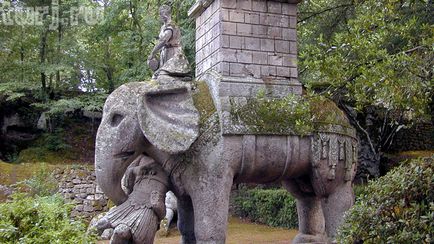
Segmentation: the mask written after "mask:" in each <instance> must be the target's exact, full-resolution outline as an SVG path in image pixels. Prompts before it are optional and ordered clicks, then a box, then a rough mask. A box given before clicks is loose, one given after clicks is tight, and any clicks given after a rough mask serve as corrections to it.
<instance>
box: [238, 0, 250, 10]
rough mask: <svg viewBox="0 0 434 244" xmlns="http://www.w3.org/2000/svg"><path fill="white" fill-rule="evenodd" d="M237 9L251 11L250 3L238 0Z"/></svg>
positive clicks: (247, 0)
mask: <svg viewBox="0 0 434 244" xmlns="http://www.w3.org/2000/svg"><path fill="white" fill-rule="evenodd" d="M238 8H240V9H242V10H247V11H251V10H252V1H251V0H238Z"/></svg>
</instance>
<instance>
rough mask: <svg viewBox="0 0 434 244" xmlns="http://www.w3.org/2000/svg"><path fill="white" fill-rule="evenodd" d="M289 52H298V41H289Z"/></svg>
mask: <svg viewBox="0 0 434 244" xmlns="http://www.w3.org/2000/svg"><path fill="white" fill-rule="evenodd" d="M289 52H290V53H291V54H297V42H290V43H289Z"/></svg>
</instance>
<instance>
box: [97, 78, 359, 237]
mask: <svg viewBox="0 0 434 244" xmlns="http://www.w3.org/2000/svg"><path fill="white" fill-rule="evenodd" d="M197 87H199V88H196V89H195V90H194V91H192V89H191V87H190V85H189V84H187V83H185V84H178V83H177V82H176V81H170V82H168V83H167V84H166V85H161V84H155V83H153V81H150V82H134V83H128V84H125V85H122V86H121V87H119V88H118V89H116V90H115V91H114V92H113V93H112V94H111V95H110V96H109V97H108V98H107V101H106V103H105V105H104V111H103V118H102V122H101V125H100V127H99V129H98V134H97V139H96V155H95V161H96V176H97V181H98V184H99V185H100V187H101V188H102V190H103V191H104V192H105V194H106V195H107V196H108V197H109V198H110V199H111V200H112V201H113V202H114V203H115V204H117V205H119V204H122V203H123V202H124V201H126V199H127V194H126V193H125V192H124V191H123V190H122V188H121V180H122V177H123V175H124V173H125V171H126V170H127V168H128V166H129V165H130V164H131V162H133V161H134V160H135V159H136V158H137V157H139V156H140V155H142V154H144V155H146V156H148V157H151V158H152V159H154V160H155V161H156V162H158V163H159V164H161V166H162V167H163V169H164V170H165V171H166V173H167V174H168V175H169V179H170V180H169V181H170V186H169V188H170V190H172V191H173V192H174V193H175V195H176V197H177V198H178V228H179V230H180V232H181V234H182V243H190V244H191V243H224V242H225V238H226V229H227V219H228V205H229V197H230V191H231V187H232V185H233V184H234V183H241V182H256V183H269V182H276V181H280V182H282V185H283V187H285V188H286V189H287V190H288V191H289V192H290V193H292V194H293V195H294V196H295V197H296V199H297V211H298V215H299V234H298V235H297V236H296V238H295V239H294V240H293V242H294V243H309V242H315V243H318V242H319V243H325V242H328V241H330V238H333V237H334V235H335V232H336V228H337V226H338V225H339V224H340V222H341V220H342V217H343V214H344V212H345V211H346V210H347V209H348V208H349V207H350V206H351V205H352V204H353V191H352V186H351V184H352V179H353V177H354V171H355V167H356V166H355V165H356V164H355V163H356V156H357V155H356V151H357V150H356V146H355V145H356V143H357V141H356V139H355V137H354V135H352V134H351V133H345V132H343V131H342V130H339V129H336V128H335V129H331V130H323V131H316V132H314V133H311V134H310V135H306V136H298V135H273V134H240V135H226V134H223V133H222V132H221V126H220V123H219V116H218V109H217V110H216V109H215V106H214V105H215V104H213V103H215V99H213V97H212V96H211V95H209V94H210V93H212V91H211V92H210V90H212V89H208V85H207V84H201V85H200V84H199V85H198V86H197ZM195 96H198V97H199V98H201V99H202V100H203V99H205V100H207V101H208V102H203V101H200V99H195ZM209 101H211V102H209ZM210 103H211V104H210ZM203 104H207V105H206V106H209V107H206V106H205V107H201V106H203ZM335 109H336V110H338V109H337V107H335ZM344 122H345V121H344ZM345 123H348V121H346V122H345ZM345 126H349V124H346V125H345ZM332 127H333V126H332ZM348 130H349V129H348V128H347V131H348Z"/></svg>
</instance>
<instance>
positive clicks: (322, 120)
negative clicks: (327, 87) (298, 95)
mask: <svg viewBox="0 0 434 244" xmlns="http://www.w3.org/2000/svg"><path fill="white" fill-rule="evenodd" d="M305 99H306V100H307V101H308V102H309V105H310V111H311V113H312V116H313V117H312V120H313V122H314V123H316V124H333V125H341V126H345V127H351V124H350V122H349V120H348V118H347V116H346V115H345V113H344V112H343V111H342V110H341V109H339V107H338V106H337V105H336V104H335V103H334V102H333V101H332V100H330V99H327V98H325V97H322V96H318V95H316V96H309V97H306V98H305Z"/></svg>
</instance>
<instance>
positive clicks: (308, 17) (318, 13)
mask: <svg viewBox="0 0 434 244" xmlns="http://www.w3.org/2000/svg"><path fill="white" fill-rule="evenodd" d="M350 6H353V4H343V5H338V6H334V7H331V8H326V9H323V10H321V11H319V12H316V13H313V14H311V15H309V16H307V17H306V18H303V19H300V20H298V21H297V23H301V22H304V21H306V20H308V19H310V18H313V17H315V16H318V15H321V14H323V13H325V12H328V11H332V10H335V9H338V8H346V7H350Z"/></svg>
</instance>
